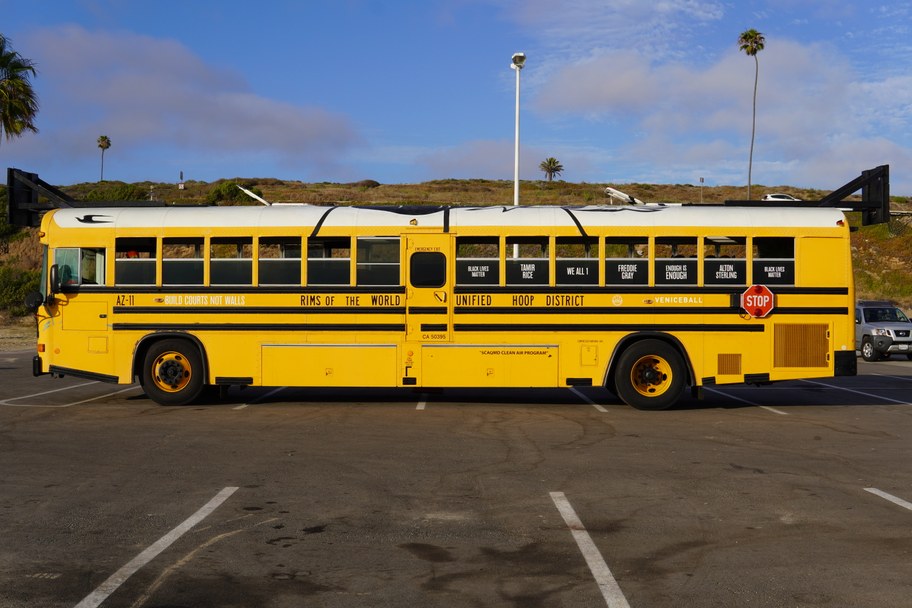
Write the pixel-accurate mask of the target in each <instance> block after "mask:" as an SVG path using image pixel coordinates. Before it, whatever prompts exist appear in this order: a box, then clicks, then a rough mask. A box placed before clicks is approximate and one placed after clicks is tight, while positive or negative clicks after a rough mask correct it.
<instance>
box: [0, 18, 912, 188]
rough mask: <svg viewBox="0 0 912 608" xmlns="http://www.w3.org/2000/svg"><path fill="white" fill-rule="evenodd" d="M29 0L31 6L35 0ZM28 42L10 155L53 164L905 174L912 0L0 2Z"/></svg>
mask: <svg viewBox="0 0 912 608" xmlns="http://www.w3.org/2000/svg"><path fill="white" fill-rule="evenodd" d="M26 6H27V8H26ZM0 8H2V11H0V14H3V15H4V20H3V24H2V26H0V32H2V33H3V34H4V35H6V36H7V37H8V38H10V39H11V40H12V46H13V48H15V49H16V50H17V51H19V52H20V53H21V54H22V55H23V56H25V57H28V58H30V59H32V60H33V61H35V62H36V64H37V67H38V71H39V73H38V76H37V78H36V79H35V81H34V84H35V86H36V89H37V92H38V95H39V102H40V105H41V109H40V113H39V116H38V122H37V125H38V128H39V130H40V132H39V133H38V134H26V135H25V136H23V137H21V138H19V139H13V140H9V141H7V140H4V141H2V142H0V162H2V163H3V164H4V165H6V166H16V167H19V168H23V169H27V170H31V171H36V172H38V173H39V174H40V175H41V177H42V178H44V179H45V180H47V181H49V182H51V183H54V184H72V183H79V182H87V181H95V180H97V179H98V177H99V167H100V150H99V149H98V147H97V145H96V141H97V139H98V136H100V135H107V136H108V137H110V139H111V141H112V147H111V149H110V150H108V151H107V152H106V153H105V178H107V179H114V180H123V181H143V180H152V181H164V182H176V181H178V178H179V175H180V172H181V171H183V173H184V177H185V179H188V180H190V179H195V180H205V181H211V180H215V179H218V178H222V177H237V176H241V177H278V178H282V179H294V180H303V181H342V182H347V181H357V180H361V179H375V180H377V181H379V182H381V183H411V182H421V181H426V180H430V179H444V178H461V179H462V178H490V179H506V180H510V179H512V176H513V136H514V128H513V126H514V125H513V118H514V102H515V97H514V96H515V76H514V72H513V70H511V69H510V67H509V66H510V57H511V56H512V54H513V53H514V52H518V51H522V52H525V53H526V55H527V57H528V59H527V63H526V66H525V68H524V69H523V71H522V74H521V86H522V88H521V135H520V139H521V150H522V152H521V159H522V160H521V176H522V178H523V179H529V180H536V179H541V178H542V173H541V171H540V170H539V169H538V164H539V163H540V162H541V161H542V160H543V159H545V158H547V157H549V156H554V157H556V158H557V159H559V160H560V161H561V162H562V163H563V165H564V168H565V171H564V173H563V175H562V178H563V179H566V180H567V181H572V182H591V183H605V182H614V183H630V182H651V183H690V184H696V183H699V180H700V178H701V177H703V178H704V179H705V183H706V184H707V185H717V184H734V185H744V184H746V183H747V164H748V148H749V144H750V127H751V125H750V117H751V114H750V112H751V95H752V89H753V84H754V61H753V59H751V58H749V57H747V56H745V55H744V54H743V53H741V52H739V50H738V46H737V38H738V35H739V33H740V32H742V31H744V30H746V29H748V28H756V29H758V30H760V31H761V32H762V33H763V34H764V35H765V36H766V49H765V50H764V51H762V52H761V53H760V55H759V62H760V81H759V89H758V101H757V104H758V109H757V112H758V113H757V139H756V144H755V149H754V166H753V183H754V184H764V185H767V186H776V185H783V184H788V185H795V186H801V187H817V188H823V189H830V188H835V187H837V186H839V185H842V184H843V183H845V182H846V181H848V180H849V179H852V178H854V177H856V176H857V175H858V174H859V172H860V171H861V170H863V169H869V168H872V167H875V166H877V165H881V164H890V165H891V178H892V190H893V193H894V194H905V195H909V194H912V171H910V170H912V123H910V118H912V69H910V67H912V65H910V64H912V49H910V47H912V31H910V30H912V3H910V2H896V1H890V2H877V1H876V0H874V2H873V3H872V2H869V1H865V2H862V1H855V0H756V1H753V0H746V1H740V0H738V1H735V0H725V1H723V0H651V1H646V0H613V1H606V0H602V1H594V0H568V1H561V0H547V1H545V0H524V1H522V2H519V1H515V0H424V1H418V0H415V1H409V0H405V1H401V2H396V1H392V0H377V1H375V0H335V1H331V2H330V1H327V0H320V1H311V0H302V1H299V2H291V1H270V0H261V2H259V3H252V2H243V3H241V2H235V1H232V0H222V1H193V0H183V1H181V2H175V1H170V0H159V1H156V2H140V1H128V0H72V1H69V2H64V1H50V0H33V1H32V2H29V3H28V4H27V5H26V4H25V3H23V2H21V0H19V1H16V2H10V1H8V0H0Z"/></svg>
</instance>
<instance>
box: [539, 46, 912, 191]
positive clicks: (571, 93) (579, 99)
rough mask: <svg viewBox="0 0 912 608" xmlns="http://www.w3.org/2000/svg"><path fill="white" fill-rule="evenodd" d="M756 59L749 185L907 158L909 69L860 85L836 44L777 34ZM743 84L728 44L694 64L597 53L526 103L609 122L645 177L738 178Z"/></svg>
mask: <svg viewBox="0 0 912 608" xmlns="http://www.w3.org/2000/svg"><path fill="white" fill-rule="evenodd" d="M759 60H760V81H759V88H758V101H757V138H756V145H755V152H754V160H755V167H754V179H755V182H756V181H760V182H766V183H793V184H800V185H818V186H821V187H826V186H827V185H829V186H835V185H838V184H839V183H841V181H840V180H841V179H842V177H841V176H842V175H844V174H848V175H849V177H852V175H851V174H852V171H854V172H856V173H857V172H858V171H860V170H861V169H866V168H870V167H868V166H866V163H868V164H869V163H871V162H875V164H882V163H885V162H894V163H901V162H905V160H906V159H907V158H908V157H909V154H908V151H907V150H906V149H905V148H904V145H905V144H904V136H906V135H908V134H909V118H910V115H912V77H905V76H903V77H894V78H886V79H883V80H880V81H873V82H868V83H862V82H861V81H860V76H859V75H858V74H856V73H855V72H854V71H853V69H852V67H851V65H850V63H849V61H848V60H847V59H846V58H845V57H844V56H842V55H841V54H840V53H839V52H838V49H834V48H832V47H829V46H826V45H819V44H809V45H808V44H799V43H797V42H794V41H789V40H781V39H769V38H768V39H767V47H766V50H764V51H763V52H762V53H761V54H760V55H759ZM753 84H754V62H753V60H752V59H750V58H748V57H747V56H745V55H743V54H742V53H739V52H737V50H736V49H733V50H732V51H731V52H729V53H726V54H724V55H723V56H721V57H720V58H719V59H718V61H716V62H714V63H712V64H710V65H707V66H705V67H700V66H695V65H693V64H691V63H684V62H664V63H657V62H655V61H651V60H649V59H648V58H647V57H645V56H643V55H642V54H639V53H636V52H632V51H624V50H621V51H607V52H604V53H602V54H600V55H599V56H597V57H594V58H589V59H586V60H583V61H577V62H569V63H567V64H566V65H564V66H562V67H561V68H560V69H556V70H554V71H553V72H552V73H551V74H550V75H549V77H548V78H547V79H545V80H543V81H541V82H539V83H538V86H537V90H536V95H535V97H534V98H533V101H532V102H531V103H532V106H533V108H534V109H535V111H536V112H537V113H538V114H539V115H540V116H541V117H544V118H547V117H548V116H551V117H552V119H555V118H554V117H561V120H567V119H568V118H572V117H573V116H576V117H586V118H588V119H589V120H590V121H591V122H592V124H593V125H598V124H599V123H600V122H608V123H610V124H611V125H612V126H613V127H614V129H613V133H612V135H614V136H615V140H614V141H612V142H610V144H609V145H612V146H613V147H615V148H616V149H621V148H623V150H624V152H625V154H626V156H627V159H628V161H629V162H630V164H631V165H632V166H639V167H646V166H648V163H652V164H653V165H655V166H656V168H655V169H652V170H651V171H650V172H651V173H652V174H653V175H655V174H665V175H667V176H668V177H669V178H671V179H674V178H673V176H674V175H680V171H686V170H687V167H688V166H693V164H694V163H698V164H699V166H704V167H713V168H714V170H715V171H716V173H717V175H722V176H727V177H730V178H731V179H732V181H733V182H735V183H739V182H742V181H744V177H746V165H747V151H748V146H749V141H750V129H751V122H750V120H751V104H752V94H753ZM618 137H622V138H624V141H618V139H617V138H618ZM742 158H743V160H742ZM891 158H892V159H894V160H893V161H891ZM821 159H826V161H822V160H821ZM840 159H842V160H840ZM837 161H839V162H837ZM825 166H828V167H830V168H831V169H835V167H836V166H839V167H840V168H842V167H845V169H841V170H839V171H825V170H824V167H825ZM872 166H873V165H872ZM848 167H854V169H853V170H847V169H848ZM833 173H836V175H835V176H834V175H833Z"/></svg>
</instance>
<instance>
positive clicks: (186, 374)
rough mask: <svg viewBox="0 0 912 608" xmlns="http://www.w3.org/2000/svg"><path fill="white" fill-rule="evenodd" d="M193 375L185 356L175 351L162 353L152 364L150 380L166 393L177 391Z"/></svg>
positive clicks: (184, 386) (188, 381)
mask: <svg viewBox="0 0 912 608" xmlns="http://www.w3.org/2000/svg"><path fill="white" fill-rule="evenodd" d="M192 377H193V369H192V368H191V367H190V362H189V361H187V358H186V357H185V356H184V355H183V354H181V353H179V352H175V351H168V352H165V353H162V354H160V355H159V356H158V358H157V359H155V363H153V364H152V380H153V382H155V387H156V388H158V389H160V390H162V391H165V392H166V393H179V392H180V391H182V390H184V389H185V388H186V387H187V385H188V384H190V379H191V378H192Z"/></svg>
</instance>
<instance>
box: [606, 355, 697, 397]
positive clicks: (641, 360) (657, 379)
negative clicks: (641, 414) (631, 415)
mask: <svg viewBox="0 0 912 608" xmlns="http://www.w3.org/2000/svg"><path fill="white" fill-rule="evenodd" d="M685 375H686V368H685V365H684V360H683V359H682V358H681V355H680V353H679V352H678V350H677V349H676V348H674V347H673V346H671V345H670V344H668V343H667V342H662V341H661V340H642V341H640V342H637V343H635V344H633V345H631V346H630V347H629V348H627V350H625V351H624V352H623V353H622V354H621V357H620V359H618V365H617V368H616V371H615V374H614V383H615V386H616V388H617V395H618V397H620V398H621V399H622V400H623V401H624V403H626V404H628V405H630V406H633V407H635V408H636V409H638V410H664V409H668V408H670V407H671V406H673V405H674V404H675V403H676V402H677V401H678V398H679V397H680V396H681V392H682V391H683V390H684V384H685V382H686V378H685Z"/></svg>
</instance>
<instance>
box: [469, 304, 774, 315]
mask: <svg viewBox="0 0 912 608" xmlns="http://www.w3.org/2000/svg"><path fill="white" fill-rule="evenodd" d="M738 310H739V309H738V308H731V307H728V306H724V307H723V306H718V307H711V308H699V307H697V306H696V305H695V306H688V307H681V308H669V307H663V308H654V307H651V306H629V307H623V306H515V307H514V306H488V307H486V306H457V307H456V308H454V309H453V312H454V313H456V314H464V315H482V314H492V315H513V314H524V315H542V314H557V315H704V314H705V315H721V314H731V313H736V312H738ZM775 310H776V309H773V311H774V312H775Z"/></svg>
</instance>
